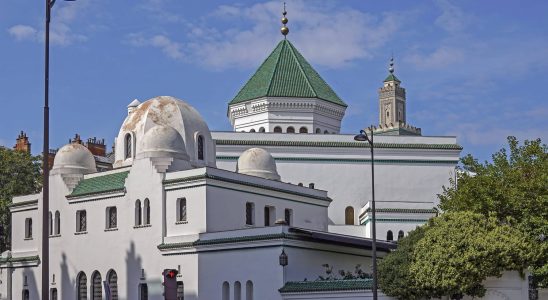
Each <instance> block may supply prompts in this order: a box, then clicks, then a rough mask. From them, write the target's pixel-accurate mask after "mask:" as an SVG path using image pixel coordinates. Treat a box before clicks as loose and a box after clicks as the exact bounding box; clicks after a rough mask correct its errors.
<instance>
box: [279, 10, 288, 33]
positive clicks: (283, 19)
mask: <svg viewBox="0 0 548 300" xmlns="http://www.w3.org/2000/svg"><path fill="white" fill-rule="evenodd" d="M282 14H283V17H282V24H283V25H282V29H281V30H280V31H281V32H282V34H283V36H284V39H286V38H287V34H288V33H289V28H288V27H287V26H286V25H285V24H287V22H288V20H287V18H286V17H285V15H287V11H286V10H285V2H284V12H283V13H282Z"/></svg>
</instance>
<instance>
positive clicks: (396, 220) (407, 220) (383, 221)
mask: <svg viewBox="0 0 548 300" xmlns="http://www.w3.org/2000/svg"><path fill="white" fill-rule="evenodd" d="M369 222H371V219H367V220H365V221H363V222H362V223H361V225H367V223H369ZM375 222H376V223H426V222H428V220H424V219H378V218H377V219H375Z"/></svg>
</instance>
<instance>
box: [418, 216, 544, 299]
mask: <svg viewBox="0 0 548 300" xmlns="http://www.w3.org/2000/svg"><path fill="white" fill-rule="evenodd" d="M532 247H533V245H532V243H531V240H530V239H529V237H528V236H527V235H525V234H524V233H523V232H522V231H520V230H518V229H516V228H513V227H511V226H509V225H506V224H500V223H499V222H498V220H497V219H496V218H494V217H487V218H486V217H485V216H483V215H481V214H477V213H471V212H458V213H445V214H443V215H442V216H440V217H437V218H433V219H431V221H430V222H429V224H428V225H426V229H425V233H424V237H423V238H422V239H420V240H419V241H418V242H417V244H416V245H415V248H414V249H413V261H412V263H411V265H410V267H409V271H410V272H411V273H412V274H413V276H414V278H413V280H414V283H415V286H416V287H417V288H418V289H419V290H422V291H424V292H426V293H427V296H429V297H436V298H439V297H441V296H455V295H456V296H462V295H470V296H480V297H481V296H484V294H485V288H484V287H483V286H482V282H483V281H484V280H485V279H486V278H487V277H493V276H496V277H499V276H501V275H502V272H503V271H510V270H518V271H523V270H524V269H525V268H527V267H528V265H529V264H530V262H531V261H532V260H533V259H534V256H532V255H533V254H532V252H531V251H530V249H531V248H532ZM457 298H458V297H457Z"/></svg>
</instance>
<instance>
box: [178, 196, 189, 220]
mask: <svg viewBox="0 0 548 300" xmlns="http://www.w3.org/2000/svg"><path fill="white" fill-rule="evenodd" d="M186 221H187V218H186V198H179V199H177V222H186Z"/></svg>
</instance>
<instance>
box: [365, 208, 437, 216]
mask: <svg viewBox="0 0 548 300" xmlns="http://www.w3.org/2000/svg"><path fill="white" fill-rule="evenodd" d="M371 211H372V210H371V207H368V208H367V210H366V211H365V212H363V213H362V214H360V218H361V217H363V216H365V214H366V213H370V212H371ZM375 212H378V213H404V214H437V213H439V211H438V210H437V209H435V208H377V209H375Z"/></svg>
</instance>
